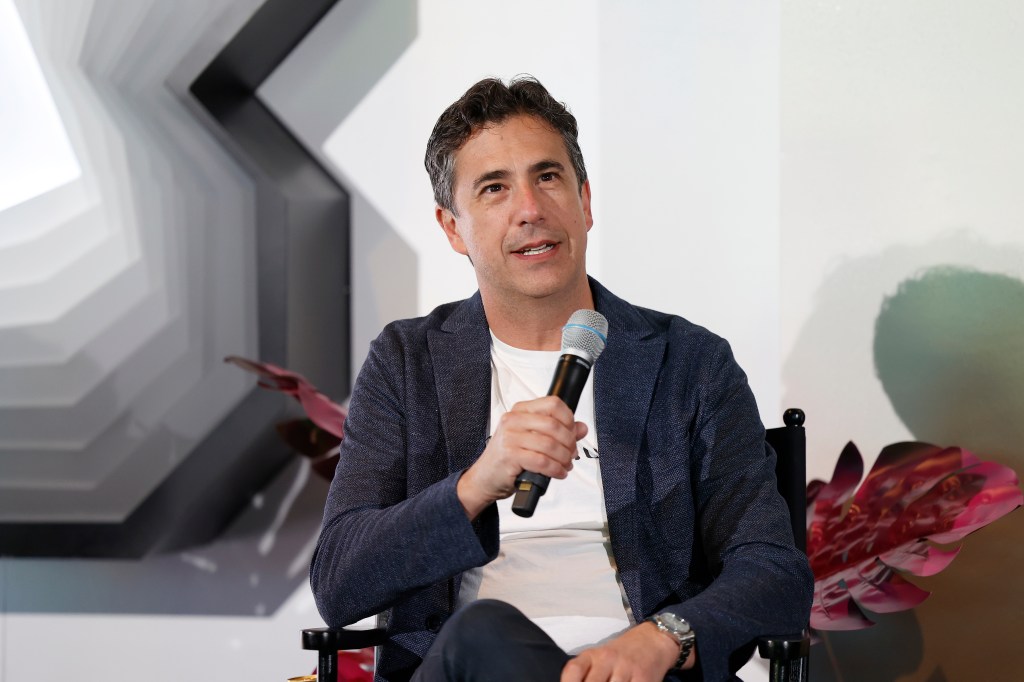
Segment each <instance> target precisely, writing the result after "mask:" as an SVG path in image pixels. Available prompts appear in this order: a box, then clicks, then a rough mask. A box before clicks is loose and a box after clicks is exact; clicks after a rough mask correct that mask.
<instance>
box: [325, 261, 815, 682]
mask: <svg viewBox="0 0 1024 682" xmlns="http://www.w3.org/2000/svg"><path fill="white" fill-rule="evenodd" d="M591 288H592V291H593V294H594V301H595V308H596V309H597V310H598V311H599V312H601V313H602V314H603V315H604V316H605V317H606V318H608V323H609V332H608V345H607V347H606V349H605V351H604V353H603V354H602V355H601V357H600V359H599V360H598V362H597V363H596V364H595V367H594V396H595V403H596V405H595V408H596V414H595V417H596V426H597V432H598V450H599V452H600V453H601V456H600V467H601V481H602V484H603V487H604V496H605V506H606V509H607V516H608V526H609V535H610V539H611V545H612V552H613V554H614V558H615V562H616V565H617V567H618V571H619V577H620V579H621V581H622V584H623V587H624V589H625V592H626V596H627V598H628V599H629V604H630V607H631V608H632V610H633V613H634V615H635V616H636V617H637V620H638V621H639V620H640V619H641V618H644V617H647V616H649V615H651V614H653V613H656V612H659V611H671V612H673V613H675V614H677V615H679V616H681V617H683V618H685V619H686V620H687V621H689V622H690V623H691V625H692V626H693V628H694V631H695V632H696V633H697V651H698V660H699V662H700V668H701V670H702V672H703V677H704V679H706V680H721V679H728V677H729V671H728V666H727V657H728V655H729V654H730V652H732V651H733V650H734V649H737V648H738V647H741V646H742V645H744V644H746V643H747V642H749V641H750V640H752V639H753V638H755V637H756V636H757V635H761V634H766V633H779V632H796V631H799V630H800V629H801V628H802V627H803V626H804V625H805V624H806V622H807V618H808V612H809V609H810V602H811V588H812V578H811V573H810V570H809V568H808V564H807V559H806V557H805V556H804V555H803V554H802V553H801V552H800V551H799V550H797V549H795V548H794V546H793V540H792V533H791V531H790V528H789V520H788V513H787V511H786V508H785V504H784V502H783V501H782V498H781V497H780V496H779V494H778V493H777V491H776V485H775V475H774V463H775V455H774V453H773V452H772V450H771V448H769V447H767V446H766V445H765V442H764V435H765V434H764V427H763V426H762V425H761V422H760V419H759V417H758V412H757V407H756V405H755V402H754V397H753V395H752V393H751V391H750V389H749V387H748V385H747V380H746V376H745V375H744V373H743V371H742V370H741V369H740V368H739V366H738V365H737V364H736V362H735V360H734V359H733V357H732V352H731V351H730V349H729V346H728V344H727V343H726V342H725V341H724V340H722V339H721V338H719V337H717V336H715V335H714V334H712V333H710V332H709V331H707V330H706V329H703V328H702V327H698V326H696V325H694V324H691V323H690V322H687V321H686V320H684V319H682V318H680V317H677V316H672V315H666V314H663V313H659V312H655V311H651V310H646V309H643V308H637V307H635V306H632V305H630V304H628V303H626V302H625V301H623V300H621V299H619V298H617V297H616V296H614V295H613V294H611V293H610V292H609V291H608V290H607V289H605V288H604V287H602V286H601V285H600V284H598V283H597V282H596V281H595V280H591ZM490 343H491V341H490V334H489V331H488V327H487V320H486V317H485V314H484V309H483V305H482V303H481V299H480V295H479V293H477V294H476V295H475V296H473V297H472V298H470V299H467V300H465V301H461V302H458V303H451V304H447V305H443V306H440V307H439V308H437V309H435V310H434V311H433V312H431V313H430V314H429V315H427V316H426V317H423V318H417V319H412V320H401V321H398V322H394V323H392V324H390V325H389V326H388V327H386V328H385V329H384V331H383V332H382V333H381V334H380V336H379V337H378V338H377V339H376V341H374V343H373V344H372V345H371V348H370V352H369V356H368V357H367V360H366V362H365V364H364V366H363V369H362V371H361V372H360V374H359V377H358V379H357V381H356V385H355V389H354V391H353V394H352V399H351V402H350V408H349V416H348V420H347V422H346V424H345V439H344V441H343V443H342V451H341V459H340V462H339V463H338V469H337V472H336V474H335V477H334V481H333V482H332V484H331V489H330V493H329V495H328V499H327V505H326V510H325V514H324V522H323V528H322V532H321V536H320V540H319V542H318V544H317V548H316V551H315V553H314V556H313V562H312V566H311V569H310V581H311V584H312V588H313V593H314V596H315V598H316V603H317V606H318V608H319V610H320V613H321V615H322V616H323V618H324V620H325V621H326V622H327V623H328V625H330V626H342V625H346V624H349V623H353V622H355V621H357V620H359V619H361V618H365V617H366V616H369V615H372V614H376V613H381V612H386V618H387V630H388V632H389V635H390V639H389V644H387V645H385V646H384V647H383V648H382V649H381V651H380V652H379V654H380V655H379V657H378V662H377V679H378V680H386V681H388V682H396V681H397V680H403V679H407V678H408V677H409V675H411V673H412V671H413V670H414V669H415V667H416V665H418V663H419V661H420V659H421V657H422V656H423V655H424V654H425V653H426V651H427V649H428V648H429V646H430V644H431V643H432V642H433V640H434V637H435V634H436V632H437V631H438V630H439V629H440V627H441V625H442V624H443V623H444V621H445V619H446V618H447V617H448V616H449V615H450V614H451V612H452V610H453V608H454V605H455V603H456V596H457V595H458V590H459V583H460V580H461V575H462V572H463V571H466V570H468V569H471V568H474V567H477V566H482V565H483V564H485V563H487V562H488V561H490V560H492V559H494V558H495V557H496V556H497V553H498V544H499V540H498V514H497V510H496V508H495V506H494V505H491V506H490V507H488V508H487V510H486V511H485V512H484V513H483V514H481V516H480V517H479V518H477V519H476V521H474V522H473V523H470V522H469V521H468V520H467V518H466V515H465V512H464V511H463V509H462V506H461V504H460V503H459V500H458V497H457V495H456V490H455V486H456V482H457V481H458V478H459V476H460V474H461V472H462V471H464V470H465V469H466V468H468V467H469V466H470V465H471V464H472V463H473V462H474V460H475V459H476V458H477V457H478V456H479V454H480V453H481V452H482V451H483V449H484V444H485V441H486V438H487V435H488V418H489V415H490V400H491V387H490V384H491V365H490ZM557 484H558V482H557V481H553V482H552V485H557ZM541 504H543V500H541Z"/></svg>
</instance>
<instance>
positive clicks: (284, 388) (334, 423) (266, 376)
mask: <svg viewBox="0 0 1024 682" xmlns="http://www.w3.org/2000/svg"><path fill="white" fill-rule="evenodd" d="M224 362H230V363H231V364H233V365H236V366H238V367H241V368H242V369H244V370H246V371H248V372H252V373H253V374H256V375H257V376H259V377H260V378H261V379H262V381H260V386H262V387H263V388H268V389H270V390H273V391H281V392H282V393H287V394H288V395H290V396H292V397H293V398H295V399H296V400H298V401H299V404H300V405H302V409H303V410H305V412H306V415H307V416H308V417H309V418H310V420H311V421H312V422H313V423H314V424H316V425H317V426H319V427H320V428H321V429H323V430H324V431H327V432H328V433H331V434H334V435H335V436H337V437H338V438H343V437H344V428H343V427H344V425H345V415H346V414H347V412H346V410H345V408H343V407H342V406H341V405H338V404H337V403H335V402H334V401H332V400H331V399H330V398H328V397H327V396H325V395H324V394H323V393H321V392H320V391H318V390H317V389H316V386H314V385H313V384H311V383H309V381H308V380H307V379H306V377H304V376H302V375H301V374H298V373H296V372H290V371H288V370H286V369H282V368H280V367H278V366H277V365H272V364H270V363H269V362H256V361H255V360H248V359H246V358H241V357H238V356H237V355H231V356H228V357H226V358H224Z"/></svg>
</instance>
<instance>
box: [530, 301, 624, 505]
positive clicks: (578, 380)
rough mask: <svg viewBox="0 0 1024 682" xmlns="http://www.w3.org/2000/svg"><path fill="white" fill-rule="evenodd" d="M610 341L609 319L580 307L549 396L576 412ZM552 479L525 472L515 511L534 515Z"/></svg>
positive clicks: (567, 330) (565, 331)
mask: <svg viewBox="0 0 1024 682" xmlns="http://www.w3.org/2000/svg"><path fill="white" fill-rule="evenodd" d="M607 342H608V320H606V319H605V317H604V315H602V314H601V313H599V312H596V311H594V310H577V311H576V312H574V313H573V314H572V316H571V317H570V318H569V321H568V322H566V323H565V326H564V327H562V357H561V358H559V360H558V366H557V367H556V368H555V378H554V379H553V380H552V381H551V388H549V389H548V395H557V396H558V397H559V398H561V399H562V402H564V403H565V404H566V405H568V406H569V409H570V410H572V411H573V412H575V411H576V405H577V404H578V403H579V402H580V394H581V393H583V387H584V386H585V385H586V383H587V377H588V376H589V375H590V368H591V367H593V366H594V363H595V362H597V357H598V356H599V355H600V354H601V351H603V350H604V346H605V344H606V343H607ZM550 481H551V478H550V477H548V476H544V475H543V474H537V473H534V472H532V471H524V472H523V473H521V474H519V476H518V477H517V478H516V496H515V498H514V499H513V500H512V511H514V512H515V513H516V514H518V515H519V516H524V517H527V518H529V517H531V516H533V512H534V511H535V510H536V509H537V502H538V500H540V496H541V495H543V494H544V493H545V491H547V489H548V483H549V482H550Z"/></svg>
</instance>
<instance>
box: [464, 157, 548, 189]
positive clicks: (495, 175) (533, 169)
mask: <svg viewBox="0 0 1024 682" xmlns="http://www.w3.org/2000/svg"><path fill="white" fill-rule="evenodd" d="M529 170H530V174H534V173H540V172H543V171H547V170H557V171H563V172H564V171H565V165H564V164H562V162H561V161H555V160H554V159H543V160H541V161H538V162H536V163H534V164H532V165H531V166H530V169H529ZM509 175H510V173H509V171H507V170H504V169H501V170H492V171H488V172H486V173H484V174H483V175H481V176H480V177H478V178H477V179H476V180H474V181H473V189H474V190H476V189H477V188H478V187H480V185H483V184H486V183H488V182H491V181H492V180H504V179H505V178H507V177H508V176H509Z"/></svg>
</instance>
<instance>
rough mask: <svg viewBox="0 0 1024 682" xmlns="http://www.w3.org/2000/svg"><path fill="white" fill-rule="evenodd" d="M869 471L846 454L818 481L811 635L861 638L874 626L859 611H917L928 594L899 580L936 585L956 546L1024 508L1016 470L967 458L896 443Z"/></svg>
mask: <svg viewBox="0 0 1024 682" xmlns="http://www.w3.org/2000/svg"><path fill="white" fill-rule="evenodd" d="M863 469H864V465H863V461H862V460H861V457H860V453H859V452H858V451H857V448H856V447H855V446H854V445H853V443H850V444H848V445H847V446H846V447H845V448H844V449H843V452H842V454H840V456H839V461H838V462H837V464H836V469H835V473H834V474H833V476H832V480H831V481H830V482H829V483H827V484H821V482H820V481H812V483H811V484H810V485H809V486H808V489H809V490H808V497H809V499H813V507H812V509H811V513H810V514H809V519H810V521H809V527H808V532H807V553H808V556H809V558H810V561H811V569H812V570H813V571H814V580H815V582H814V604H813V606H812V607H811V627H813V628H816V629H820V630H856V629H860V628H865V627H869V626H870V625H873V623H872V622H871V621H870V620H869V619H868V618H867V617H866V616H865V615H864V613H863V612H862V611H861V609H860V608H859V607H858V604H859V605H860V606H863V607H865V608H867V609H869V610H871V611H875V612H878V613H892V612H896V611H903V610H905V609H910V608H913V607H915V606H917V605H918V604H920V603H921V602H922V601H924V600H925V599H926V598H927V597H928V594H929V593H928V592H926V591H925V590H922V589H921V588H919V587H917V586H916V585H914V584H912V583H910V582H908V581H907V580H905V579H904V578H903V577H902V576H901V575H900V572H905V573H909V574H912V575H918V576H929V575H935V574H936V573H938V572H939V571H941V570H943V569H944V568H946V566H948V565H949V564H950V563H951V562H952V561H953V559H954V558H955V557H956V555H957V552H959V548H953V549H948V548H947V549H943V548H940V547H936V546H934V545H933V544H932V543H942V544H948V543H953V542H958V541H960V540H962V539H963V538H964V537H965V536H967V535H968V534H969V533H971V532H973V531H975V530H977V529H979V528H981V527H983V526H985V525H987V524H989V523H991V522H992V521H995V520H996V519H998V518H1000V517H1001V516H1003V515H1005V514H1007V513H1009V512H1011V511H1013V510H1014V509H1016V508H1017V507H1019V506H1021V504H1022V502H1024V496H1022V495H1021V491H1020V487H1019V484H1018V480H1017V476H1016V474H1014V472H1013V470H1012V469H1009V468H1007V467H1004V466H1002V465H1000V464H996V463H994V462H981V461H979V460H978V458H977V457H975V456H974V455H973V454H971V453H970V452H968V451H966V450H962V449H960V448H955V447H954V448H940V447H937V446H935V445H929V444H927V443H897V444H895V445H890V446H888V447H886V448H884V449H883V450H882V452H881V453H880V454H879V456H878V459H877V460H876V462H875V465H874V466H873V467H872V468H871V471H870V472H869V473H868V475H867V478H865V479H864V482H863V483H862V484H861V485H860V488H858V489H857V490H856V493H854V492H853V491H854V487H855V486H856V485H857V482H858V481H859V480H860V476H861V472H862V471H863Z"/></svg>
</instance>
